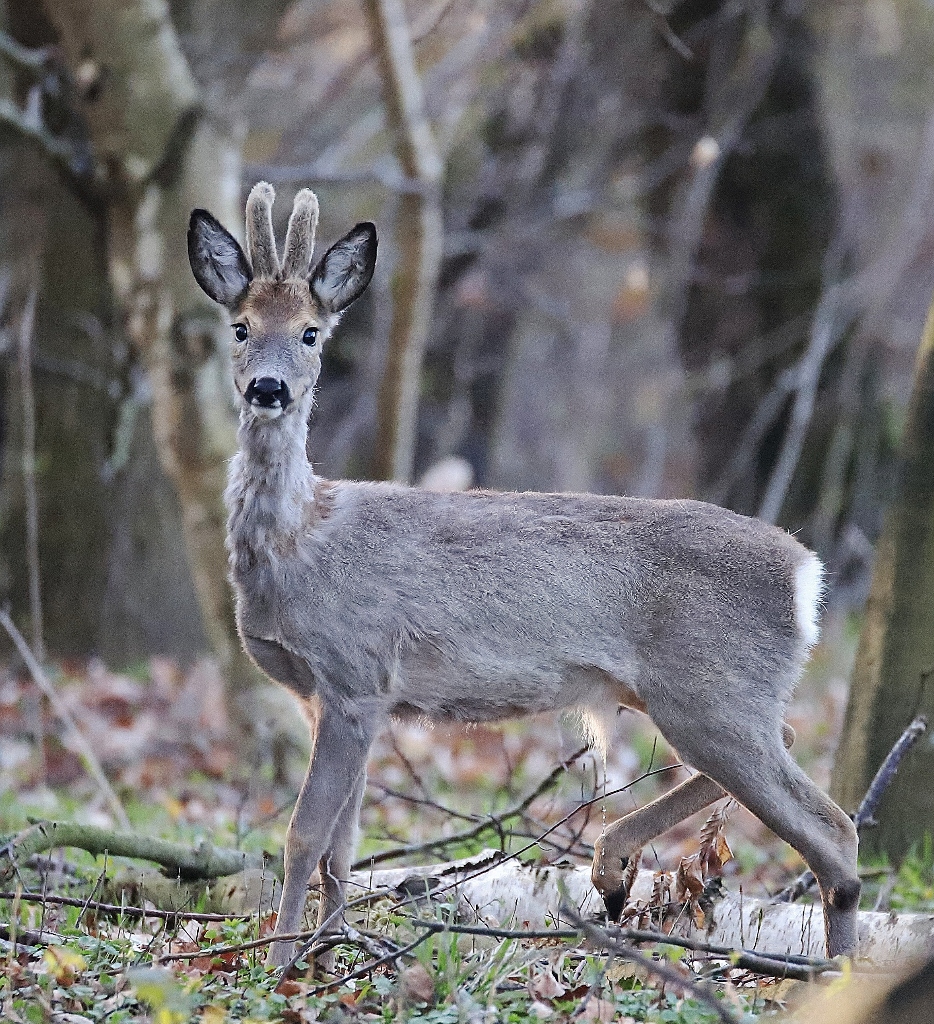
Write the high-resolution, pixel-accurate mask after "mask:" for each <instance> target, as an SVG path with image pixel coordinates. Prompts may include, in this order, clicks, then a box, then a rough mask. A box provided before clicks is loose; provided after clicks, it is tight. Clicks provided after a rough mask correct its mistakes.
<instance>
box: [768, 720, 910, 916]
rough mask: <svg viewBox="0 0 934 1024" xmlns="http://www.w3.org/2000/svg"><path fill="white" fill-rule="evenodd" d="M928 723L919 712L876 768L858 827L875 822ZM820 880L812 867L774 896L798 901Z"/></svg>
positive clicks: (776, 900)
mask: <svg viewBox="0 0 934 1024" xmlns="http://www.w3.org/2000/svg"><path fill="white" fill-rule="evenodd" d="M927 727H928V723H927V719H926V718H925V717H924V715H918V716H916V717H915V718H914V719H913V720H912V721H911V723H910V724H909V725H908V726H907V727H906V728H905V731H904V732H903V733H902V734H901V736H899V737H898V739H897V740H896V741H895V743H894V745H893V747H892V749H891V750H890V751H889V752H888V754H887V755H886V758H885V760H884V761H883V762H882V764H881V765H880V767H879V770H878V771H877V772H876V774H875V777H874V778H873V780H872V782H870V783H869V789H867V790H866V795H865V796H864V797H863V799H862V802H861V803H860V805H859V807H858V809H857V811H856V813H855V814H854V815H853V824H854V825H856V828H857V830H859V829H862V828H866V827H871V826H872V825H874V824H875V815H876V810H877V809H878V807H879V803H880V801H881V800H882V797H883V796H884V795H885V792H886V790H887V789H888V788H889V786H891V785H892V780H893V779H894V778H895V773H896V772H897V771H898V768H899V765H901V763H902V761H903V760H904V759H905V755H906V754H907V753H908V751H909V750H911V748H912V747H913V746H914V745H915V743H917V742H918V740H919V739H920V738H921V737H922V736H923V735H924V733H925V731H926V730H927ZM816 884H817V879H816V878H815V877H814V873H813V872H812V871H810V870H808V871H803V872H802V873H801V874H800V875H798V877H797V878H796V879H795V880H794V881H793V882H792V883H791V885H789V886H786V887H785V888H784V889H782V891H781V892H778V893H776V894H775V895H774V896H773V897H772V902H773V903H794V902H795V900H798V899H800V898H801V897H802V896H804V895H805V893H807V892H809V891H810V890H811V889H812V888H813V887H814V885H816Z"/></svg>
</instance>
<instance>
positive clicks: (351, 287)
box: [308, 221, 376, 313]
mask: <svg viewBox="0 0 934 1024" xmlns="http://www.w3.org/2000/svg"><path fill="white" fill-rule="evenodd" d="M375 266H376V227H375V225H373V224H370V223H369V221H367V222H366V223H363V224H358V225H357V226H356V227H355V228H353V229H352V230H351V231H348V232H347V234H346V235H344V237H343V238H342V239H341V240H340V241H339V242H335V244H334V245H332V246H331V248H330V249H328V251H327V252H326V253H325V254H324V255H323V256H322V257H321V260H320V262H319V263H318V265H317V266H316V267H315V269H314V271H313V272H312V275H311V277H310V278H309V281H308V286H309V287H310V288H311V294H312V295H313V296H314V297H315V299H316V300H317V301H318V303H319V304H320V306H321V308H322V310H323V311H324V312H326V313H340V312H341V310H343V309H346V308H347V307H348V306H349V305H350V304H351V302H353V301H354V300H355V299H358V298H359V297H360V296H361V295H362V294H363V292H364V291H365V290H366V286H367V285H368V284H369V283H370V281H371V279H372V277H373V268H374V267H375Z"/></svg>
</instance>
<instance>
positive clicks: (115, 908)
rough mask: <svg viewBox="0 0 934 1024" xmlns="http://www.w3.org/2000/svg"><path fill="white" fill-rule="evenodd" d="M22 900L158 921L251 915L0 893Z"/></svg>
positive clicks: (236, 918) (243, 918)
mask: <svg viewBox="0 0 934 1024" xmlns="http://www.w3.org/2000/svg"><path fill="white" fill-rule="evenodd" d="M17 899H19V900H22V901H23V902H24V903H43V904H44V903H50V904H55V905H56V906H62V907H81V908H82V913H83V912H84V911H87V910H93V911H96V912H97V913H100V914H123V916H124V917H133V918H143V917H154V918H158V919H159V920H160V921H174V920H176V919H181V920H185V921H204V922H211V921H215V922H222V921H249V920H250V919H251V918H252V917H253V916H254V915H253V914H205V913H199V912H196V911H194V910H156V908H155V907H151V908H145V907H132V906H124V905H123V904H122V903H98V902H97V901H96V900H87V899H79V898H77V897H75V896H52V895H49V894H48V893H38V892H0V900H17Z"/></svg>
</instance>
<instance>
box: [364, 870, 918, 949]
mask: <svg viewBox="0 0 934 1024" xmlns="http://www.w3.org/2000/svg"><path fill="white" fill-rule="evenodd" d="M654 882H655V875H654V873H653V872H651V871H645V870H642V871H639V873H638V875H637V877H636V881H635V884H634V886H633V889H632V894H631V897H630V901H631V902H636V903H642V904H644V905H645V906H646V907H648V906H650V905H651V903H652V893H653V886H654ZM382 887H387V888H392V889H395V890H396V892H397V893H398V894H400V895H402V896H403V898H404V899H410V900H412V901H413V902H417V901H419V900H424V899H425V897H426V895H427V897H428V898H430V900H431V901H432V903H435V904H441V903H455V904H456V905H457V913H458V918H459V919H460V920H465V919H469V918H470V917H471V916H472V917H473V920H476V921H479V922H482V923H484V924H489V925H493V924H495V925H502V926H507V927H512V928H516V929H535V930H541V929H546V928H551V927H553V928H555V929H559V928H567V927H568V926H569V922H568V920H567V918H566V917H562V906H563V905H570V906H572V908H573V909H574V910H575V911H576V912H577V913H579V914H581V915H583V916H585V917H586V916H588V915H595V914H599V913H601V912H602V911H603V902H602V900H601V899H600V897H599V895H598V894H597V892H596V890H595V889H594V888H593V885H592V884H591V881H590V868H589V867H584V866H578V865H573V866H572V865H560V866H549V865H529V864H524V863H521V862H519V861H517V860H502V858H501V855H500V854H499V853H498V852H497V851H484V853H482V854H480V855H478V856H477V857H472V858H468V859H466V860H462V861H453V862H451V863H447V864H435V865H431V866H426V867H410V868H390V869H383V870H378V871H371V872H363V871H359V872H355V873H354V874H353V875H352V876H351V887H350V890H349V892H348V896H349V897H350V898H353V896H354V895H357V894H358V893H359V892H360V891H361V890H363V891H365V890H367V889H370V888H382ZM562 893H563V895H562ZM705 909H706V908H705ZM705 916H706V920H705V923H704V926H703V927H698V926H697V925H696V924H695V923H694V921H693V920H691V918H690V915H687V914H685V915H681V916H680V917H679V918H678V919H677V921H676V922H675V923H674V924H671V923H670V922H669V923H668V924H666V925H665V927H666V928H668V927H671V929H672V932H673V933H674V934H677V935H679V936H684V937H686V938H689V939H696V940H697V941H699V942H705V943H713V944H716V945H719V946H727V947H730V948H731V949H746V950H762V951H766V952H768V953H773V954H791V955H797V956H807V957H818V958H819V957H823V956H824V955H825V949H824V920H823V915H822V913H821V907H820V904H816V905H807V904H800V903H781V904H776V903H772V902H771V901H770V900H769V899H767V898H765V899H756V898H751V897H748V896H746V895H745V894H743V893H742V892H739V893H733V892H728V891H724V892H723V894H722V895H721V896H714V897H713V898H712V901H711V905H710V908H709V911H707V913H706V915H705ZM657 917H658V915H657V914H656V915H655V918H654V919H655V920H657ZM859 934H860V952H859V955H860V958H865V959H867V960H869V961H871V962H873V963H878V964H886V963H890V962H892V961H896V960H901V959H902V958H903V957H905V956H926V955H927V956H930V955H931V954H932V953H934V914H922V913H910V912H907V911H906V912H899V913H879V912H875V911H861V912H860V915H859Z"/></svg>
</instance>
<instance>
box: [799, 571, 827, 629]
mask: <svg viewBox="0 0 934 1024" xmlns="http://www.w3.org/2000/svg"><path fill="white" fill-rule="evenodd" d="M823 596H824V567H823V565H822V564H821V561H820V559H819V558H818V557H817V555H811V557H810V558H809V559H808V560H807V561H806V562H803V563H802V564H801V565H799V566H798V568H797V571H796V572H795V618H796V619H797V621H798V631H799V632H800V634H801V638H802V639H803V640H804V642H805V643H806V644H807V646H808V647H813V646H814V644H816V643H817V638H818V637H819V636H820V625H819V623H820V606H821V599H822V598H823Z"/></svg>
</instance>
